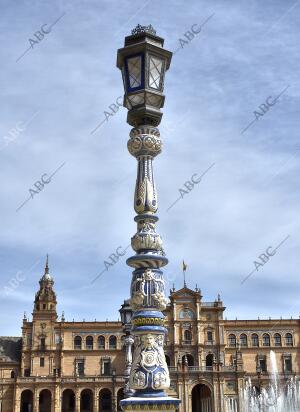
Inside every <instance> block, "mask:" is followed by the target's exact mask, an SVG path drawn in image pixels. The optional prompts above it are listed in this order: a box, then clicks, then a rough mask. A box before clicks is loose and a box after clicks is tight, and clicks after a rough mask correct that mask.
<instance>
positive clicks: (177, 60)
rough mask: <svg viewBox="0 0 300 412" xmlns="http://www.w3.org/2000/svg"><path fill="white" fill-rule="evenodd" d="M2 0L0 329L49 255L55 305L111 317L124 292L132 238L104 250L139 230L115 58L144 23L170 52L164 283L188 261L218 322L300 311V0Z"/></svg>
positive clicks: (30, 294) (17, 317)
mask: <svg viewBox="0 0 300 412" xmlns="http://www.w3.org/2000/svg"><path fill="white" fill-rule="evenodd" d="M0 5H1V13H0V22H1V23H0V30H1V39H2V41H1V48H0V58H1V71H0V82H1V93H0V99H1V102H0V105H1V113H0V168H1V202H0V216H1V231H0V243H1V245H0V246H1V247H0V313H1V316H0V335H2V336H4V335H5V336H9V335H15V336H19V335H20V334H21V329H20V327H21V323H22V318H23V312H24V311H25V312H27V315H28V316H29V318H31V312H32V308H33V300H34V294H35V292H36V291H37V290H38V281H39V279H40V278H41V276H42V275H43V273H44V266H45V257H46V254H47V253H49V266H50V273H51V274H52V276H53V278H54V280H55V285H54V287H55V291H56V293H57V299H58V315H59V317H60V316H61V314H62V311H64V312H65V317H66V320H69V321H72V320H73V319H75V320H79V321H81V320H82V319H85V320H94V319H97V320H106V319H108V320H117V319H118V317H119V312H118V310H119V308H120V305H121V304H122V302H123V300H124V299H127V298H128V297H129V287H130V281H131V269H130V268H129V267H128V266H127V265H126V259H127V258H128V257H129V256H131V253H132V250H131V248H130V247H128V248H127V249H126V253H125V254H124V256H121V257H120V258H119V260H118V261H116V263H115V264H114V265H112V266H111V267H109V269H108V270H106V271H104V269H105V266H104V265H105V263H104V262H105V261H108V260H109V256H110V255H111V254H113V253H116V250H117V248H119V249H118V251H119V252H120V251H122V252H123V251H124V249H125V248H126V247H127V246H128V245H129V244H130V238H131V236H133V235H134V233H135V231H136V227H135V223H134V221H133V218H134V215H135V212H134V210H133V194H134V185H135V175H136V160H135V159H134V158H133V157H132V156H130V155H129V153H128V151H127V140H128V135H129V132H130V129H131V127H130V126H129V125H128V124H127V123H126V116H127V110H126V109H125V108H123V107H118V106H116V104H117V103H116V101H117V99H118V98H119V97H120V96H123V85H122V79H121V73H120V71H119V70H118V69H117V68H116V55H117V49H118V48H121V47H123V44H124V37H125V36H126V35H129V34H130V33H131V30H132V29H133V28H134V27H135V26H136V25H137V24H142V25H148V24H152V25H153V27H154V28H155V29H156V31H157V34H158V35H159V36H161V37H163V38H164V39H165V48H166V49H168V50H170V51H173V52H175V53H174V55H173V58H172V62H171V66H170V69H169V71H168V72H167V73H166V78H165V90H164V93H165V96H166V100H165V106H164V108H163V113H164V115H163V118H162V122H161V125H160V132H161V136H162V139H163V141H164V148H163V152H162V154H161V155H160V156H158V157H157V158H156V159H155V161H154V172H155V176H156V185H157V189H158V195H159V199H158V200H159V212H158V215H159V217H160V220H159V222H158V226H157V230H158V232H159V233H160V234H161V236H162V238H163V241H164V248H165V251H166V254H167V256H168V258H169V265H168V266H166V267H165V276H166V282H167V291H169V289H170V288H171V287H172V285H173V283H174V284H175V287H176V288H177V289H179V288H181V287H182V286H183V275H182V259H184V260H185V262H186V263H187V265H188V268H187V272H186V281H187V285H188V287H190V288H192V289H194V288H195V286H196V284H197V285H198V287H199V288H201V292H202V295H203V301H206V302H209V301H214V300H215V299H216V297H217V295H218V293H220V295H221V298H222V300H223V302H224V305H225V306H226V311H225V315H224V316H225V317H227V318H228V319H235V318H238V319H257V318H258V317H260V318H261V319H264V318H269V317H272V318H279V317H280V316H282V317H287V318H290V317H291V316H293V317H294V318H298V316H299V308H300V301H299V288H300V277H299V274H298V267H299V266H300V254H299V246H300V240H299V235H298V233H299V226H300V213H299V202H300V182H299V172H300V167H299V152H300V144H299V134H298V130H299V126H300V125H299V122H300V117H299V68H300V53H299V40H300V38H299V37H300V36H299V33H300V31H299V17H300V1H299V0H298V1H295V0H285V1H283V0H280V1H279V0H272V1H271V0H265V1H264V2H261V1H259V0H253V1H251V2H249V1H247V0H231V1H224V0H220V1H217V0H210V1H208V0H207V1H196V0H191V1H189V2H185V1H183V0H181V1H176V0H175V1H170V0H165V1H158V0H151V1H150V0H148V1H145V0H143V1H138V0H131V1H126V0H125V1H122V2H119V1H116V0H113V1H112V0H111V1H106V0H104V1H100V0H98V1H96V0H86V1H83V0H81V1H79V0H51V1H49V0H47V1H46V0H39V1H37V0H18V1H16V0H13V1H11V0H10V1H5V0H0ZM193 31H194V32H193ZM118 101H120V99H119V100H118ZM115 107H118V110H116V108H115ZM113 109H114V111H115V113H114V111H113ZM105 112H109V113H110V115H109V116H108V115H107V114H106V115H105ZM297 113H298V114H297ZM192 179H193V180H194V181H199V182H198V183H195V184H191V183H186V182H191V180H192ZM187 187H189V189H187ZM183 189H184V190H185V192H186V193H184V192H183ZM176 200H178V201H177V202H175V201H176ZM297 250H298V252H297ZM99 274H101V275H100V276H98V275H99ZM96 277H97V279H96V280H95V278H96Z"/></svg>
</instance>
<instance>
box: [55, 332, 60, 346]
mask: <svg viewBox="0 0 300 412" xmlns="http://www.w3.org/2000/svg"><path fill="white" fill-rule="evenodd" d="M54 339H55V344H56V345H58V344H59V343H60V335H59V333H55V335H54Z"/></svg>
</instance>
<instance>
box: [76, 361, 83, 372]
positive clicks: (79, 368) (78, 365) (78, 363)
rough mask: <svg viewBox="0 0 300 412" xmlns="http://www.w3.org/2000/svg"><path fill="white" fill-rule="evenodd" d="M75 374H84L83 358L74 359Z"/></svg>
mask: <svg viewBox="0 0 300 412" xmlns="http://www.w3.org/2000/svg"><path fill="white" fill-rule="evenodd" d="M76 375H77V376H84V360H83V359H77V360H76Z"/></svg>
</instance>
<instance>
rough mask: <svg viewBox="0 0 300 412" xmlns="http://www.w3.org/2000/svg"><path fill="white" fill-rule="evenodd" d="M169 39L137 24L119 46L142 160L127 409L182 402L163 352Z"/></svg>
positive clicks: (171, 407) (133, 143)
mask: <svg viewBox="0 0 300 412" xmlns="http://www.w3.org/2000/svg"><path fill="white" fill-rule="evenodd" d="M163 44H164V40H163V39H162V38H161V37H159V36H157V35H156V32H155V30H154V29H153V27H152V26H151V25H150V26H147V27H146V26H140V25H138V26H137V27H136V28H135V29H134V30H133V31H132V34H131V35H130V36H127V37H126V38H125V45H124V47H123V48H122V49H119V50H118V58H117V67H118V68H119V69H120V70H121V71H122V77H123V84H124V91H125V92H124V101H123V105H124V106H125V107H126V108H127V109H128V116H127V122H128V123H129V124H130V125H131V126H133V129H132V130H131V132H130V138H129V141H128V144H127V146H128V150H129V152H130V154H131V155H132V156H134V157H135V158H136V159H137V162H138V170H137V180H136V187H135V197H134V209H135V211H136V213H137V216H136V217H135V221H136V222H137V233H136V234H135V235H134V236H133V237H132V239H131V246H132V248H133V250H134V251H135V252H136V253H135V255H134V256H132V257H130V258H129V259H127V264H128V265H129V266H130V267H132V268H133V269H134V270H133V274H132V282H131V300H130V305H131V308H132V310H133V316H132V319H131V323H132V334H133V336H134V355H133V362H132V366H131V371H130V377H129V389H130V390H133V391H135V393H134V396H131V397H129V398H127V399H124V400H122V402H121V405H122V408H123V410H124V411H128V410H130V411H132V410H139V411H140V412H143V411H146V410H147V411H149V410H156V411H158V410H159V411H166V410H168V411H175V410H176V409H177V408H178V406H179V403H180V401H179V400H178V399H173V398H169V397H168V396H167V394H166V392H165V390H167V389H168V388H169V386H170V377H169V371H168V366H167V364H166V360H165V354H164V349H163V345H164V340H165V334H166V328H165V316H164V315H163V313H162V311H163V310H164V309H165V308H166V304H167V300H166V297H165V282H164V278H163V273H162V270H161V268H162V267H163V266H165V265H166V264H167V263H168V259H167V258H166V256H165V253H164V251H163V246H162V240H161V237H160V235H159V234H158V233H157V232H156V227H155V225H156V222H157V221H158V217H157V216H156V212H157V192H156V187H155V182H154V176H153V168H152V162H153V159H154V158H155V157H156V156H157V155H158V154H159V153H160V152H161V150H162V140H161V138H160V134H159V130H158V128H157V126H158V125H159V123H160V121H161V118H162V112H161V111H160V109H161V108H162V107H163V104H164V98H165V97H164V95H163V88H164V77H165V72H166V70H167V69H168V68H169V65H170V61H171V57H172V53H171V52H169V51H168V50H165V49H164V48H163Z"/></svg>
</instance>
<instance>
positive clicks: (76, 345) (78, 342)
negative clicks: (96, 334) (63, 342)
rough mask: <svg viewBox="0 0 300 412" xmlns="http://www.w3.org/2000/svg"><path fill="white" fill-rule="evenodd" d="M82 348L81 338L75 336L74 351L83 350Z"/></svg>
mask: <svg viewBox="0 0 300 412" xmlns="http://www.w3.org/2000/svg"><path fill="white" fill-rule="evenodd" d="M81 348H82V339H81V337H80V336H75V338H74V349H81Z"/></svg>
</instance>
